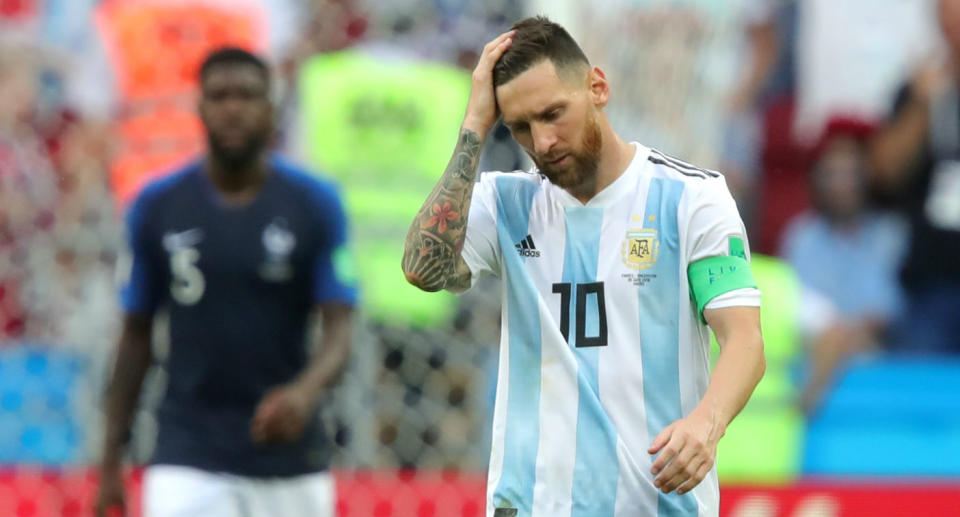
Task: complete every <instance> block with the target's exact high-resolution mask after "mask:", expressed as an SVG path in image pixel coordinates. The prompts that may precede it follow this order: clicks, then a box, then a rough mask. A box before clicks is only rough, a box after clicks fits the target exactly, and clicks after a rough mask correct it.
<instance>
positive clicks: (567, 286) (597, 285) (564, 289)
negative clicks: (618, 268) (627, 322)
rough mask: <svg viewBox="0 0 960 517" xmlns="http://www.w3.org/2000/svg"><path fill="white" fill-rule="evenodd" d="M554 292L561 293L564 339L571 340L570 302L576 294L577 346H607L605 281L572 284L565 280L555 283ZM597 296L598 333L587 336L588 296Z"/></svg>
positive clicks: (561, 329) (561, 327)
mask: <svg viewBox="0 0 960 517" xmlns="http://www.w3.org/2000/svg"><path fill="white" fill-rule="evenodd" d="M553 292H554V293H555V294H559V295H560V333H561V334H563V339H565V340H566V341H567V342H568V343H569V342H570V302H571V299H572V298H573V296H572V295H574V294H575V295H576V297H577V299H576V303H575V304H574V310H575V312H576V320H575V323H576V328H575V329H574V332H575V336H576V340H575V341H574V342H573V345H574V346H576V347H578V348H579V347H589V346H607V307H606V304H605V303H604V295H603V282H590V283H585V284H571V283H570V282H563V283H559V284H553ZM591 295H593V296H595V297H596V298H595V299H596V303H595V304H594V305H595V306H596V311H597V319H596V321H597V326H598V334H597V335H596V336H587V306H588V303H587V302H588V298H587V297H588V296H591Z"/></svg>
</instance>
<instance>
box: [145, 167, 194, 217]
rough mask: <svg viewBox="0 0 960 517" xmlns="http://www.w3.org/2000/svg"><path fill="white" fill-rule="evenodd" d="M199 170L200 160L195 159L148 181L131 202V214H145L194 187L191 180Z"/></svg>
mask: <svg viewBox="0 0 960 517" xmlns="http://www.w3.org/2000/svg"><path fill="white" fill-rule="evenodd" d="M199 170H200V161H199V160H193V161H191V162H189V163H187V164H185V165H181V166H178V167H177V168H176V169H173V170H172V171H170V172H168V173H164V174H161V175H160V176H159V177H158V178H156V179H154V180H151V181H149V182H147V183H146V184H145V185H144V186H143V188H141V189H140V192H139V193H138V194H137V196H136V197H135V198H134V200H133V202H132V203H131V205H130V216H131V217H138V216H145V214H146V213H147V212H149V211H151V210H153V209H155V207H157V206H162V204H163V203H164V202H165V201H167V200H172V199H175V198H176V197H177V196H178V195H179V194H180V193H181V192H183V191H184V189H192V188H193V186H191V185H190V182H191V181H193V180H194V179H195V178H196V176H197V173H198V172H199Z"/></svg>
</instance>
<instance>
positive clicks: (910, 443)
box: [804, 356, 960, 477]
mask: <svg viewBox="0 0 960 517" xmlns="http://www.w3.org/2000/svg"><path fill="white" fill-rule="evenodd" d="M804 473H805V474H810V475H828V476H833V475H837V476H860V475H865V476H884V477H927V476H934V477H936V476H958V475H960V358H942V357H937V358H921V357H896V356H895V357H877V358H871V359H868V360H864V361H860V362H856V363H855V364H852V365H851V366H850V368H849V369H848V371H847V372H846V373H845V374H844V375H843V376H842V378H841V379H840V380H839V381H838V383H837V385H836V386H835V387H834V388H833V390H832V391H831V392H830V393H829V394H828V395H827V398H826V400H825V401H824V404H823V406H822V408H821V409H820V411H818V412H817V414H816V415H814V416H813V418H812V419H811V421H810V422H809V425H808V428H807V436H806V445H805V451H804Z"/></svg>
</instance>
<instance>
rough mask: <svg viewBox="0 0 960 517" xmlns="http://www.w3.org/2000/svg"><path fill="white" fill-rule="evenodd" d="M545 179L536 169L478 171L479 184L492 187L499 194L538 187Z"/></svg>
mask: <svg viewBox="0 0 960 517" xmlns="http://www.w3.org/2000/svg"><path fill="white" fill-rule="evenodd" d="M546 181H547V179H546V177H545V176H544V175H542V174H540V173H539V172H538V171H537V170H536V169H531V170H529V171H524V170H516V171H512V172H503V171H486V172H481V173H480V179H479V183H480V185H481V186H484V187H487V188H490V189H493V190H494V191H496V192H498V193H500V194H503V193H507V192H514V191H516V190H518V189H523V190H526V189H538V188H540V187H541V186H542V185H543V184H544V182H546Z"/></svg>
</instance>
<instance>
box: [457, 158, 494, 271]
mask: <svg viewBox="0 0 960 517" xmlns="http://www.w3.org/2000/svg"><path fill="white" fill-rule="evenodd" d="M494 176H495V174H494V173H484V174H481V175H480V180H479V181H478V182H477V183H476V184H475V185H474V187H473V195H472V196H471V198H470V213H469V214H468V215H467V234H466V238H465V240H464V243H463V251H462V252H461V256H462V257H463V260H464V262H466V263H467V266H469V267H470V286H471V287H472V286H474V285H475V284H476V283H477V281H478V280H479V279H480V278H482V277H483V276H484V275H488V274H492V275H495V276H496V275H498V274H499V272H500V245H499V240H498V237H497V210H496V206H497V198H496V194H497V190H496V186H495V184H494Z"/></svg>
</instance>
